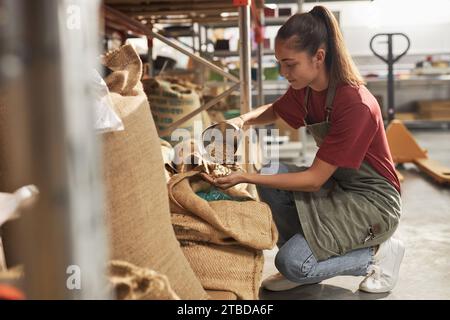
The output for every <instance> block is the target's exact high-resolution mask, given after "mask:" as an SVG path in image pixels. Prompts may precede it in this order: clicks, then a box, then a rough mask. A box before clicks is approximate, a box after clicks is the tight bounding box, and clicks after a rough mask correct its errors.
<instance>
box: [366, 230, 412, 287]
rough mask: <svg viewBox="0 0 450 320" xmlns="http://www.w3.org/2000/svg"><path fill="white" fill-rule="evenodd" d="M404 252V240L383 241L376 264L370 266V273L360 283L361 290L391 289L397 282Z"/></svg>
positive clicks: (375, 257)
mask: <svg viewBox="0 0 450 320" xmlns="http://www.w3.org/2000/svg"><path fill="white" fill-rule="evenodd" d="M404 254H405V246H404V245H403V242H402V241H400V240H398V239H394V238H389V239H388V240H387V241H385V242H383V243H382V244H381V245H380V247H379V248H378V251H377V253H376V254H375V256H374V264H372V265H371V266H369V274H368V275H367V276H366V278H365V279H364V280H363V281H361V283H360V284H359V290H361V291H365V292H369V293H384V292H389V291H391V290H392V289H393V288H394V287H395V284H396V283H397V279H398V272H399V270H400V264H401V262H402V260H403V256H404Z"/></svg>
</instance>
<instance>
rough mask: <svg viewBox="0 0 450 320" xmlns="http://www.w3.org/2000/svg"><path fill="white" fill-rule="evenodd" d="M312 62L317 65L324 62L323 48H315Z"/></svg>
mask: <svg viewBox="0 0 450 320" xmlns="http://www.w3.org/2000/svg"><path fill="white" fill-rule="evenodd" d="M314 62H315V63H316V66H317V67H318V66H320V65H321V64H323V63H325V50H324V49H323V48H319V49H317V52H316V54H315V55H314Z"/></svg>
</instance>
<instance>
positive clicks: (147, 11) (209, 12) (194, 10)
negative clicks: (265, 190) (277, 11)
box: [104, 0, 263, 169]
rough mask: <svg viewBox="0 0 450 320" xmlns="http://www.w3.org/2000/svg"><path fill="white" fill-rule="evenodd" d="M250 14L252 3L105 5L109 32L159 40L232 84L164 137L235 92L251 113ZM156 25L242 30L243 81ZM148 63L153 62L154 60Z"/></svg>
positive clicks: (112, 0)
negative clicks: (228, 25) (227, 26)
mask: <svg viewBox="0 0 450 320" xmlns="http://www.w3.org/2000/svg"><path fill="white" fill-rule="evenodd" d="M255 7H257V8H259V9H258V10H257V11H256V12H259V13H260V15H262V8H263V1H261V0H258V1H256V2H255ZM250 11H251V3H250V0H228V1H223V0H185V1H181V0H160V1H138V0H128V1H126V0H106V1H105V5H104V16H105V22H106V25H107V26H109V27H110V28H116V29H117V28H119V29H120V28H122V30H127V32H134V33H137V34H141V35H145V36H147V38H148V39H149V43H151V41H152V40H153V39H158V40H159V41H162V42H163V43H165V44H167V45H168V46H170V47H172V48H174V49H176V50H178V51H179V52H181V53H183V54H185V55H187V56H189V57H190V58H192V59H193V60H195V61H196V62H198V63H200V64H202V65H203V66H205V67H207V68H209V69H210V70H212V71H214V72H217V73H218V74H220V75H222V76H223V77H224V78H225V79H227V80H228V81H230V85H231V86H230V88H229V89H228V90H226V91H224V92H223V93H222V94H220V95H219V96H217V97H215V98H213V99H212V100H210V101H208V102H207V103H206V104H205V105H203V106H201V107H200V108H198V109H196V110H194V111H192V112H191V113H190V114H188V115H186V116H185V117H183V118H182V119H180V120H178V121H176V122H174V123H173V124H172V125H171V126H170V127H169V128H167V129H166V130H165V131H164V132H163V133H161V134H165V135H166V134H170V132H171V131H173V130H174V129H176V128H177V127H178V126H179V125H180V124H181V123H183V122H185V121H187V120H189V119H190V118H192V117H193V116H195V115H197V114H198V113H200V112H202V111H204V110H207V109H209V108H210V107H212V106H213V105H214V104H216V103H217V102H219V101H220V100H221V99H223V98H225V97H226V96H228V95H230V94H231V93H232V92H234V91H239V92H240V111H241V114H243V113H247V112H249V111H250V110H251V109H252V88H251V87H252V81H251V66H250V60H251V47H250V46H251V37H250V28H251V26H250ZM223 13H227V14H228V15H229V16H228V17H224V16H226V15H224V14H223ZM155 23H170V24H183V23H192V24H193V26H194V27H196V29H199V28H198V26H199V25H201V24H204V23H205V24H206V23H234V24H235V25H236V24H237V25H238V27H239V57H240V78H237V77H235V76H233V75H232V74H229V73H228V72H226V71H225V70H223V69H222V68H220V67H218V66H216V65H215V64H213V63H212V62H211V61H209V60H207V59H205V58H204V57H202V56H201V52H195V51H194V52H191V51H189V50H187V49H185V48H184V46H183V44H181V43H180V42H178V41H176V40H173V39H169V38H167V37H165V36H163V35H162V33H161V32H160V31H158V30H156V29H154V28H153V24H155ZM198 35H199V36H200V35H201V32H198ZM201 42H202V41H201V39H199V47H200V48H201ZM194 47H195V46H194ZM149 48H150V47H149ZM199 51H201V50H199ZM258 52H261V53H262V44H259V45H258ZM151 54H152V52H151V50H149V55H151ZM260 56H262V55H260ZM149 60H150V61H151V59H149ZM259 60H260V61H259V65H260V66H261V65H262V58H261V57H260V58H259ZM259 69H260V71H259V72H258V74H259V77H258V78H259V79H258V88H260V90H259V96H260V97H262V74H261V68H259ZM262 100H263V99H262V98H260V101H262ZM245 143H246V144H245V158H246V159H249V154H248V152H249V141H246V142H245ZM248 169H249V168H248Z"/></svg>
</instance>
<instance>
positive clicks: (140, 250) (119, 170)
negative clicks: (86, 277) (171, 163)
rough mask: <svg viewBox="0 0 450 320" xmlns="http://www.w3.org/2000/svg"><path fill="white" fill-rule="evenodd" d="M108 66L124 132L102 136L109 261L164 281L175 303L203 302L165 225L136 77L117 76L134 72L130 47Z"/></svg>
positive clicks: (164, 203) (154, 140)
mask: <svg viewBox="0 0 450 320" xmlns="http://www.w3.org/2000/svg"><path fill="white" fill-rule="evenodd" d="M109 61H114V68H115V69H116V70H118V71H119V72H120V74H121V75H122V76H120V77H118V76H116V75H115V74H116V72H117V71H114V72H113V73H112V74H111V75H110V76H109V77H108V78H107V79H106V82H107V83H108V84H109V85H110V87H109V90H110V92H111V97H112V100H113V103H114V107H115V111H116V112H117V114H118V115H119V117H120V118H121V119H122V121H123V123H124V126H125V130H124V131H117V132H110V133H106V134H104V135H103V161H104V162H103V169H104V181H105V190H106V198H107V201H106V213H107V220H108V227H109V228H108V232H109V236H110V239H111V258H112V259H114V260H123V261H127V262H130V263H132V264H134V265H136V266H138V267H142V268H150V269H152V270H155V271H157V272H159V273H162V274H164V275H166V276H167V277H168V279H169V281H170V284H171V285H172V287H173V289H174V291H175V292H176V293H177V295H178V296H179V297H180V298H181V299H206V298H208V296H207V294H206V292H205V291H204V290H203V288H202V286H201V284H200V282H199V280H198V279H197V277H196V276H195V274H194V272H193V270H192V269H191V267H190V266H189V263H188V262H187V260H186V258H185V257H184V255H183V252H182V251H181V249H180V246H179V243H178V241H177V239H176V237H175V234H174V231H173V228H172V225H171V222H170V214H169V205H168V199H167V198H168V196H167V191H166V190H167V189H166V183H165V179H164V168H163V160H162V156H161V149H160V144H159V138H158V136H157V133H156V128H155V125H154V122H153V120H152V117H151V114H150V108H149V105H148V101H147V98H146V96H145V94H144V92H143V89H142V85H141V83H140V82H139V80H138V79H140V76H136V75H133V74H126V72H122V71H128V72H135V71H133V70H137V69H139V70H140V67H139V68H136V67H134V66H133V67H132V66H131V65H130V64H131V61H134V62H133V63H134V64H139V65H140V63H141V62H140V60H139V59H138V56H137V53H136V52H135V51H134V49H133V50H132V47H131V46H124V47H122V48H121V49H119V50H117V51H115V52H113V53H110V54H108V55H107V56H106V59H105V64H106V66H108V63H109ZM120 61H122V64H123V66H124V69H123V70H122V69H120V67H119V66H120ZM125 67H126V68H125ZM113 80H114V81H113ZM122 81H126V83H122ZM130 81H132V83H130ZM124 90H130V92H126V91H124ZM119 92H120V93H119Z"/></svg>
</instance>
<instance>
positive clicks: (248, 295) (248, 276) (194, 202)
mask: <svg viewBox="0 0 450 320" xmlns="http://www.w3.org/2000/svg"><path fill="white" fill-rule="evenodd" d="M198 175H199V173H198V172H196V171H190V172H186V173H181V174H176V175H174V176H172V178H171V180H170V181H169V184H168V190H169V197H170V208H171V212H172V224H173V226H174V229H175V234H176V236H177V238H178V240H179V241H180V243H181V247H182V249H183V252H184V254H185V256H186V257H187V259H188V261H189V262H190V264H191V266H192V268H193V269H194V271H195V273H196V274H197V277H198V278H199V279H200V281H201V283H202V285H203V287H204V288H205V289H206V290H207V291H208V293H209V294H210V295H211V296H212V297H215V296H216V293H217V292H222V293H225V295H224V294H222V295H220V298H221V299H227V298H232V297H235V298H238V299H258V291H259V286H260V281H261V275H262V268H263V263H264V257H263V251H262V250H265V249H272V248H273V247H274V245H275V243H276V241H277V238H278V233H277V231H276V228H275V225H274V223H273V220H272V215H271V212H270V208H269V207H268V205H267V204H265V203H262V202H256V201H253V200H248V201H229V200H218V201H211V202H207V201H205V200H203V199H202V198H200V197H199V196H197V195H196V194H195V192H194V190H193V184H194V181H195V180H196V179H197V178H198Z"/></svg>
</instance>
